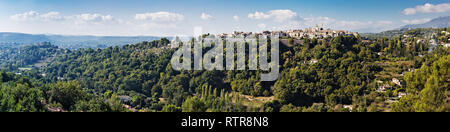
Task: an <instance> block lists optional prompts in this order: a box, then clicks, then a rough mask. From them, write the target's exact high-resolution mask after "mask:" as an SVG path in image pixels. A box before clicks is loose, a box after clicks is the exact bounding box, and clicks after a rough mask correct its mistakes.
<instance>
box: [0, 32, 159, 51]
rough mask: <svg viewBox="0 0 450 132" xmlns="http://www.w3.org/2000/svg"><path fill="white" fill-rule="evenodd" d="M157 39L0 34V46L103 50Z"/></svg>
mask: <svg viewBox="0 0 450 132" xmlns="http://www.w3.org/2000/svg"><path fill="white" fill-rule="evenodd" d="M158 39H160V37H155V36H130V37H128V36H64V35H43V34H39V35H34V34H24V33H1V32H0V45H9V46H20V45H25V44H35V43H40V42H51V43H52V44H55V45H57V46H59V47H61V48H69V49H79V48H105V47H108V46H116V45H117V46H121V45H125V44H135V43H139V42H142V41H152V40H158Z"/></svg>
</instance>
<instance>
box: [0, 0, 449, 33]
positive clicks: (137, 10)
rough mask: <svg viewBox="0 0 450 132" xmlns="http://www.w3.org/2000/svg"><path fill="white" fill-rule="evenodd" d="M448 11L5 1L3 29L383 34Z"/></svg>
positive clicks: (182, 1) (257, 2) (420, 3)
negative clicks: (317, 28)
mask: <svg viewBox="0 0 450 132" xmlns="http://www.w3.org/2000/svg"><path fill="white" fill-rule="evenodd" d="M449 15H450V0H0V32H20V33H31V34H62V35H97V36H175V35H178V36H184V35H185V36H192V35H197V34H201V33H213V34H218V33H231V32H233V31H245V32H261V31H264V30H292V29H303V28H307V27H313V26H315V25H319V26H321V25H323V26H324V27H325V28H331V29H336V30H348V31H356V32H380V31H385V30H390V29H395V28H399V27H401V26H403V25H407V24H420V23H425V22H427V21H430V20H431V19H433V18H436V17H439V16H449Z"/></svg>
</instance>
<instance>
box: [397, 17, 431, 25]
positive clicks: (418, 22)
mask: <svg viewBox="0 0 450 132" xmlns="http://www.w3.org/2000/svg"><path fill="white" fill-rule="evenodd" d="M429 21H431V19H430V18H424V19H414V20H402V22H403V23H406V24H423V23H426V22H429Z"/></svg>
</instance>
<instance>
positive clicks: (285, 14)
mask: <svg viewBox="0 0 450 132" xmlns="http://www.w3.org/2000/svg"><path fill="white" fill-rule="evenodd" d="M296 17H297V13H295V12H293V11H292V10H271V11H269V12H267V13H264V12H255V13H250V14H248V18H250V19H273V20H274V21H276V22H285V21H288V20H294V19H295V18H296Z"/></svg>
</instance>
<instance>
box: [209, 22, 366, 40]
mask: <svg viewBox="0 0 450 132" xmlns="http://www.w3.org/2000/svg"><path fill="white" fill-rule="evenodd" d="M240 35H242V36H244V37H247V36H251V35H255V36H256V37H259V36H268V37H270V36H274V35H279V36H280V37H292V38H296V39H300V38H311V39H312V38H326V37H337V36H339V35H344V36H359V34H358V33H357V32H349V31H344V30H333V29H325V28H323V26H322V27H319V26H318V25H316V26H315V27H310V28H306V29H304V30H300V29H298V30H288V31H263V32H261V33H253V32H237V31H235V32H234V33H232V34H226V33H222V34H218V35H217V36H219V37H222V38H224V37H235V36H240Z"/></svg>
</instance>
